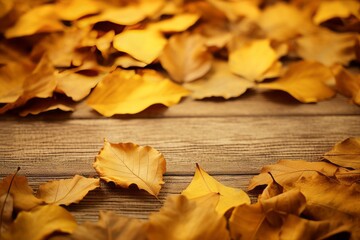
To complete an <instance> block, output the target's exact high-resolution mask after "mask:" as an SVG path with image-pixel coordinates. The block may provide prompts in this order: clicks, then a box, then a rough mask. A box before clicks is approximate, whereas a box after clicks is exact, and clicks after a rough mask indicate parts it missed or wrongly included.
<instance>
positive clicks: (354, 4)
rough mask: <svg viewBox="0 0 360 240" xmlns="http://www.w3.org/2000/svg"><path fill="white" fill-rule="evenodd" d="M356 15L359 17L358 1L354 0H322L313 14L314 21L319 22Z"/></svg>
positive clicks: (359, 4)
mask: <svg viewBox="0 0 360 240" xmlns="http://www.w3.org/2000/svg"><path fill="white" fill-rule="evenodd" d="M352 15H353V16H356V17H357V18H359V19H360V3H359V2H358V1H356V0H347V1H346V2H345V1H341V0H340V1H339V0H335V1H322V2H321V3H320V5H319V8H318V9H317V11H316V14H315V16H314V18H313V19H314V22H315V23H316V24H320V23H322V22H325V21H327V20H330V19H333V18H347V17H350V16H352Z"/></svg>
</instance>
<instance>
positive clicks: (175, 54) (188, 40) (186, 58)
mask: <svg viewBox="0 0 360 240" xmlns="http://www.w3.org/2000/svg"><path fill="white" fill-rule="evenodd" d="M159 59H160V63H161V65H162V66H163V67H164V68H165V70H166V71H167V72H168V73H169V74H170V76H171V78H172V79H173V80H174V81H176V82H191V81H193V80H195V79H198V78H201V77H202V76H204V75H205V74H206V73H207V72H208V71H209V70H210V68H211V59H212V57H211V54H210V53H209V52H208V51H207V49H206V47H205V40H204V39H203V38H202V37H201V36H200V35H198V34H191V35H190V34H189V33H183V34H180V35H173V36H172V37H171V38H170V39H169V41H168V44H167V45H166V46H165V48H164V51H163V53H162V54H161V55H160V58H159Z"/></svg>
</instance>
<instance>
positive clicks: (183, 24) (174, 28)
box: [148, 13, 200, 33]
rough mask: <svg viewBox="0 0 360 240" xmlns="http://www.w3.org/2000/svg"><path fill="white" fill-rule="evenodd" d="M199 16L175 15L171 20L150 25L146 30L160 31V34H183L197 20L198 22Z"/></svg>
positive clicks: (192, 14) (188, 14)
mask: <svg viewBox="0 0 360 240" xmlns="http://www.w3.org/2000/svg"><path fill="white" fill-rule="evenodd" d="M199 18H200V15H199V14H194V13H181V14H178V15H175V16H174V17H172V18H169V19H165V20H162V21H158V22H155V23H151V24H149V25H148V29H150V30H155V31H160V32H165V33H167V32H183V31H185V30H186V29H188V28H189V27H191V26H192V25H194V24H195V23H196V22H197V20H199Z"/></svg>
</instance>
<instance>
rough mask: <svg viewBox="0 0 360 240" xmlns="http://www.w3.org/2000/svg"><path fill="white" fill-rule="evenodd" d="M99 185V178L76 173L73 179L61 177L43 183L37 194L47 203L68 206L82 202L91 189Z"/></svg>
mask: <svg viewBox="0 0 360 240" xmlns="http://www.w3.org/2000/svg"><path fill="white" fill-rule="evenodd" d="M99 186H100V181H99V179H96V178H85V177H82V176H79V175H75V176H74V177H73V178H71V179H61V180H57V181H52V182H47V183H44V184H41V185H40V186H39V190H38V192H37V196H38V198H39V199H41V200H43V201H44V202H46V203H47V204H55V205H66V206H67V205H70V204H72V203H78V202H80V201H81V200H82V199H83V198H84V197H85V196H86V194H87V193H88V192H89V191H91V190H94V189H95V188H98V187H99Z"/></svg>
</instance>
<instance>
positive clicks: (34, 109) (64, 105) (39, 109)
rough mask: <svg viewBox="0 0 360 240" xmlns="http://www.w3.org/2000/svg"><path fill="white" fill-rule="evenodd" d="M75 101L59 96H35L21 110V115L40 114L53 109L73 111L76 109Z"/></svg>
mask: <svg viewBox="0 0 360 240" xmlns="http://www.w3.org/2000/svg"><path fill="white" fill-rule="evenodd" d="M73 105H74V104H73V102H69V101H68V100H67V99H62V98H59V97H53V98H45V99H43V98H35V99H32V100H30V101H29V102H28V103H27V104H26V105H25V106H23V107H22V108H21V110H19V115H20V116H21V117H26V116H28V115H30V114H31V115H38V114H40V113H44V112H49V111H53V110H61V111H64V112H73V111H74V110H75V108H74V106H73Z"/></svg>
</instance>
